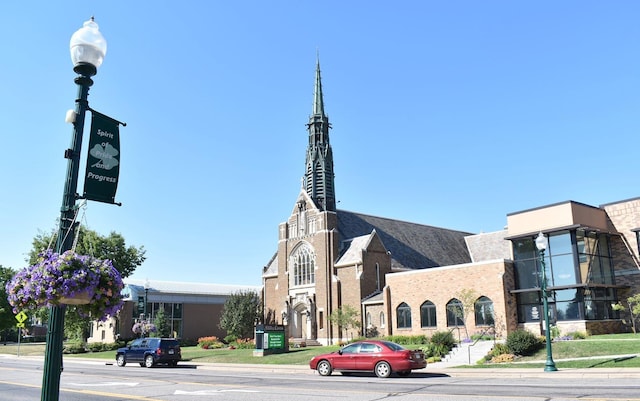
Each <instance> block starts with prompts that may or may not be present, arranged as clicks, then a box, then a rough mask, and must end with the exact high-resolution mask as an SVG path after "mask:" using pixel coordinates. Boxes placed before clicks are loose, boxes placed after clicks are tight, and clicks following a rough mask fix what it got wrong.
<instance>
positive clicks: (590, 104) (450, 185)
mask: <svg viewBox="0 0 640 401" xmlns="http://www.w3.org/2000/svg"><path fill="white" fill-rule="evenodd" d="M92 15H94V16H95V18H96V22H97V23H98V24H99V26H100V30H101V32H102V33H103V35H104V36H105V38H106V40H107V43H108V50H107V55H106V57H105V61H104V64H103V65H102V66H101V67H100V69H99V71H98V74H97V76H96V77H94V81H95V84H94V85H93V87H92V88H91V91H90V95H89V103H90V106H91V107H92V108H94V109H96V110H98V111H100V112H102V113H105V114H107V115H109V116H111V117H113V118H116V119H118V120H120V121H124V122H126V123H127V127H125V128H122V129H121V146H122V149H121V151H122V155H121V170H120V183H119V187H118V194H117V196H116V199H117V200H118V201H120V202H122V203H123V206H122V207H117V206H112V205H106V204H101V203H97V202H89V204H88V205H87V207H86V209H85V210H84V215H83V219H82V221H83V223H85V224H86V225H87V226H88V227H89V228H91V229H93V230H95V231H97V232H99V233H101V234H103V235H107V234H108V233H109V232H110V231H116V232H119V233H121V234H122V235H123V236H124V237H125V239H126V241H127V243H128V244H132V245H136V246H141V245H143V246H144V247H145V248H146V249H147V257H148V259H147V261H146V262H145V263H144V265H143V266H141V267H140V268H139V269H138V270H137V271H136V273H135V274H134V275H133V276H132V278H137V279H146V278H148V279H149V280H150V281H151V282H153V280H180V281H198V282H215V283H224V284H248V285H256V284H260V283H261V278H260V275H261V269H262V267H263V266H264V265H265V264H266V263H267V262H268V261H269V259H270V258H271V256H272V255H273V253H274V252H275V250H276V246H277V234H278V224H279V223H281V222H283V221H285V220H286V219H287V217H288V216H289V214H290V212H291V210H292V208H293V206H294V202H295V200H296V197H297V195H298V192H299V190H300V180H301V177H302V175H303V173H304V158H305V150H306V144H307V132H306V128H305V124H306V122H307V121H308V117H309V114H310V113H311V106H312V97H313V83H314V72H315V62H316V53H317V52H319V55H320V63H321V68H322V79H323V89H324V95H325V98H324V100H325V110H326V112H327V114H328V115H329V118H330V121H331V123H332V126H333V130H332V131H331V143H332V146H333V151H334V163H335V173H336V179H335V181H336V197H337V199H338V201H339V202H340V203H339V204H338V207H339V208H341V209H345V210H350V211H356V212H360V213H365V214H371V215H376V216H383V217H389V218H394V219H400V220H406V221H412V222H416V223H421V224H427V225H433V226H439V227H446V228H451V229H457V230H462V231H469V232H481V231H484V232H487V231H495V230H500V229H502V228H503V227H504V226H505V224H506V215H507V214H508V213H512V212H516V211H520V210H525V209H529V208H533V207H538V206H542V205H546V204H551V203H556V202H561V201H566V200H575V201H579V202H584V203H587V204H591V205H594V206H598V205H600V204H603V203H609V202H613V201H617V200H623V199H628V198H634V197H637V196H640V193H639V192H638V189H637V186H638V163H637V160H638V148H639V146H638V145H639V142H640V140H639V139H638V138H639V135H638V133H639V132H640V51H639V50H638V49H639V46H640V24H638V22H637V19H638V16H639V15H640V3H638V2H634V1H616V2H602V1H573V0H567V1H562V2H558V1H536V2H525V1H507V0H505V1H490V0H487V1H470V0H469V1H455V2H454V1H446V2H445V1H440V2H436V1H418V0H415V1H397V2H376V1H359V0H354V1H348V2H347V1H333V0H330V1H322V2H317V1H316V2H311V1H299V0H296V1H293V0H292V1H272V2H264V1H233V2H231V1H225V2H223V1H215V2H214V1H211V2H205V1H198V2H189V1H187V2H164V1H155V2H142V1H140V2H124V1H92V2H80V3H78V2H70V1H59V2H45V1H28V0H26V1H22V2H17V1H10V2H2V4H0V49H2V51H3V56H2V62H1V63H0V121H1V123H2V131H3V134H2V140H3V146H2V149H3V152H2V157H0V171H1V175H0V177H1V181H0V183H1V187H2V196H1V197H0V227H2V231H1V236H2V237H1V241H0V264H2V265H3V266H9V267H14V268H20V267H24V264H25V262H24V259H25V257H26V254H27V253H28V252H29V250H30V248H31V240H32V239H33V237H34V236H35V235H37V234H38V232H51V231H53V230H55V229H56V219H57V218H58V216H59V214H60V203H61V199H62V191H63V184H64V177H65V171H66V160H65V159H64V158H63V153H64V149H66V148H67V147H69V143H70V138H71V126H70V125H69V124H66V123H65V122H64V116H65V113H66V111H67V110H68V109H72V108H73V107H74V100H75V97H76V86H75V84H74V82H73V79H74V77H75V74H74V73H73V71H72V65H71V60H70V56H69V50H68V44H69V39H70V37H71V35H72V34H73V32H74V31H76V30H77V29H78V28H80V27H81V26H82V23H83V22H84V21H86V20H87V19H89V17H91V16H92ZM86 132H88V126H87V128H86ZM86 132H85V133H86ZM87 140H88V135H86V134H85V142H84V146H83V162H84V160H85V159H86V147H87ZM81 171H84V164H83V165H82V167H81ZM81 186H82V182H80V189H81Z"/></svg>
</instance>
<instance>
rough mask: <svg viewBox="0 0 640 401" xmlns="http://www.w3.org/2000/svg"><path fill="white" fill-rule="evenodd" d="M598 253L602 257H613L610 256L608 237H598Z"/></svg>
mask: <svg viewBox="0 0 640 401" xmlns="http://www.w3.org/2000/svg"><path fill="white" fill-rule="evenodd" d="M598 251H599V252H598V253H599V254H600V255H602V256H611V255H610V254H609V238H608V237H607V236H606V235H599V236H598Z"/></svg>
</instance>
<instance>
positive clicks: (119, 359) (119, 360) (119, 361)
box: [116, 354, 127, 367]
mask: <svg viewBox="0 0 640 401" xmlns="http://www.w3.org/2000/svg"><path fill="white" fill-rule="evenodd" d="M116 364H117V365H118V366H120V367H123V366H124V365H126V364H127V360H126V359H125V358H124V355H123V354H119V355H118V356H117V357H116Z"/></svg>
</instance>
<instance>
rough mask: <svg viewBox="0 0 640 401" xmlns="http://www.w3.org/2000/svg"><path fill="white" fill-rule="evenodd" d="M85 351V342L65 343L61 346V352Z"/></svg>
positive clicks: (75, 352) (81, 352)
mask: <svg viewBox="0 0 640 401" xmlns="http://www.w3.org/2000/svg"><path fill="white" fill-rule="evenodd" d="M85 352H87V350H86V349H85V344H84V343H81V342H73V343H67V344H65V345H64V347H63V348H62V353H63V354H84V353H85Z"/></svg>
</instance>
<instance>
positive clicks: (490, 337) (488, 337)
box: [471, 333, 493, 341]
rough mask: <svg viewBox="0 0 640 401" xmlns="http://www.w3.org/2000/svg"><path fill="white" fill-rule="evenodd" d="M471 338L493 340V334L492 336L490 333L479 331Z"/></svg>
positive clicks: (474, 339)
mask: <svg viewBox="0 0 640 401" xmlns="http://www.w3.org/2000/svg"><path fill="white" fill-rule="evenodd" d="M471 339H472V340H473V341H476V340H482V341H491V340H493V336H491V335H489V334H482V333H477V334H473V335H472V336H471Z"/></svg>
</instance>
